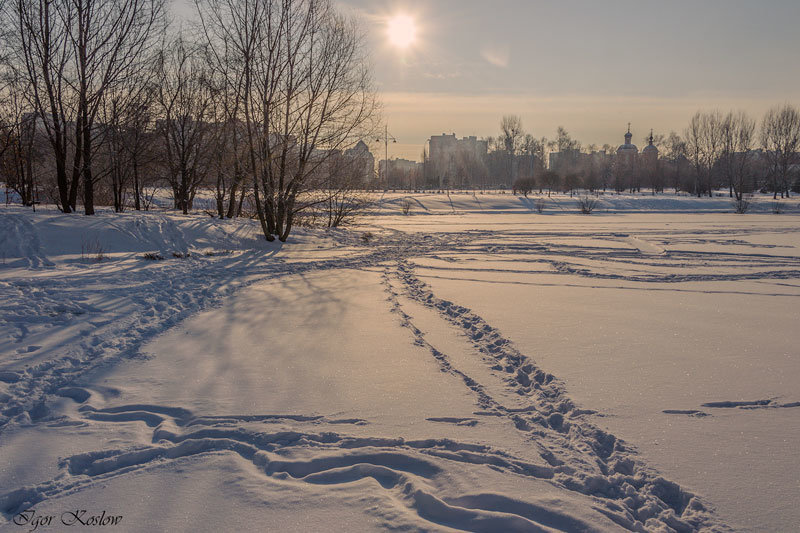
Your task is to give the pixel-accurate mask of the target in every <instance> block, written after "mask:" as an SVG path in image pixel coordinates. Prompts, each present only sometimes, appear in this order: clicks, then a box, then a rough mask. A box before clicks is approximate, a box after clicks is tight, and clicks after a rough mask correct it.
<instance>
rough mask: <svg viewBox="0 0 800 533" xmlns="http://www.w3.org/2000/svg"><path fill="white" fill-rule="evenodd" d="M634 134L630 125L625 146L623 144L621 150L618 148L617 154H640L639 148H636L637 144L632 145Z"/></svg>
mask: <svg viewBox="0 0 800 533" xmlns="http://www.w3.org/2000/svg"><path fill="white" fill-rule="evenodd" d="M632 137H633V134H631V126H630V124H628V132H627V133H626V134H625V144H621V145H620V146H619V148H617V153H618V154H621V153H627V152H636V153H637V154H638V153H639V148H637V147H636V145H635V144H632V143H631V138H632Z"/></svg>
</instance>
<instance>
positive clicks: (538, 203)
mask: <svg viewBox="0 0 800 533" xmlns="http://www.w3.org/2000/svg"><path fill="white" fill-rule="evenodd" d="M534 205H535V207H536V212H537V213H542V211H544V207H545V205H547V202H546V201H545V199H544V198H537V199H536V204H534Z"/></svg>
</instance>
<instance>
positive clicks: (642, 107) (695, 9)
mask: <svg viewBox="0 0 800 533" xmlns="http://www.w3.org/2000/svg"><path fill="white" fill-rule="evenodd" d="M173 1H174V3H173V9H174V14H175V16H176V19H177V21H176V22H180V21H181V20H182V19H188V18H193V12H194V7H193V5H192V0H173ZM334 1H335V2H336V3H337V4H338V5H339V6H340V7H341V9H342V10H343V11H346V12H350V13H354V14H355V15H356V16H358V17H360V18H361V20H362V23H363V26H364V29H365V31H366V33H367V38H368V45H369V48H370V49H371V51H372V63H373V66H374V77H375V81H376V83H377V87H378V90H379V92H380V94H381V97H382V100H383V103H384V112H383V116H384V118H385V120H386V121H387V122H388V125H389V132H390V133H391V134H392V135H393V136H394V137H395V138H396V139H397V143H390V145H389V156H390V157H405V158H408V159H415V160H419V159H420V154H421V152H422V149H423V146H424V145H425V142H426V140H427V139H428V138H429V137H430V136H431V135H438V134H441V133H456V135H458V136H459V137H462V136H467V135H477V136H478V137H487V136H489V135H497V133H498V130H499V124H500V119H501V118H502V116H503V115H504V114H517V115H520V116H521V117H522V121H523V126H524V127H525V129H526V131H528V132H530V133H532V134H534V135H535V136H536V137H542V136H546V137H548V138H552V137H554V136H555V131H556V128H557V127H558V126H559V125H561V126H564V127H565V128H567V130H568V131H569V132H570V133H571V134H572V135H573V137H575V138H577V139H578V140H580V141H581V142H582V143H583V144H584V145H587V144H590V143H595V144H597V145H602V144H604V143H609V144H612V145H618V144H620V143H622V142H623V134H624V133H625V129H626V127H627V123H628V122H630V123H631V124H632V126H631V129H632V132H633V134H634V137H633V142H634V143H635V144H637V145H640V147H641V146H642V145H643V144H644V142H643V139H644V138H645V137H646V136H647V135H648V134H649V132H650V128H653V129H654V130H655V131H656V133H664V134H666V133H669V131H670V130H675V131H677V132H678V133H681V132H683V130H684V128H685V126H686V124H687V123H688V121H689V118H690V117H691V115H692V114H693V113H694V112H695V111H697V110H698V109H705V110H711V109H720V110H721V111H728V110H730V109H743V110H745V111H748V112H750V113H751V114H752V115H753V116H754V117H756V118H758V119H760V115H761V114H762V113H763V112H764V111H765V110H766V109H768V108H769V107H771V106H774V105H780V104H784V103H786V102H790V103H793V104H795V105H800V57H798V56H799V55H800V54H799V53H798V52H800V0H749V1H742V0H660V1H655V0H605V1H598V0H560V1H555V0H552V1H544V0H334ZM396 15H405V16H407V17H410V19H411V20H412V23H413V25H414V26H416V37H415V39H414V41H413V43H412V44H411V45H410V46H409V47H407V48H400V47H398V46H396V45H393V44H391V39H390V37H389V35H388V34H387V22H389V21H390V20H392V18H393V17H394V16H396ZM404 20H407V19H404ZM370 148H371V149H372V150H373V152H374V153H375V155H376V158H379V159H382V158H383V157H384V151H383V143H382V142H381V143H376V142H374V139H373V140H372V143H371V146H370Z"/></svg>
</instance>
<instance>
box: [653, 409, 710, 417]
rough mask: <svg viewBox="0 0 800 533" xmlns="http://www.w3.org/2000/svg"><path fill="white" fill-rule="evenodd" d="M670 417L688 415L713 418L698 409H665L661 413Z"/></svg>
mask: <svg viewBox="0 0 800 533" xmlns="http://www.w3.org/2000/svg"><path fill="white" fill-rule="evenodd" d="M661 412H662V413H666V414H668V415H687V416H694V417H698V418H702V417H704V416H711V415H710V414H709V413H706V412H703V411H698V410H697V409H664V410H663V411H661Z"/></svg>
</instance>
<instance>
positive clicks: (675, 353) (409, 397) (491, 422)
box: [0, 193, 800, 531]
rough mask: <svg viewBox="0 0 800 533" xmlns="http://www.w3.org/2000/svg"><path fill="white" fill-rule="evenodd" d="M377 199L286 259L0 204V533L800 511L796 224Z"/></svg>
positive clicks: (686, 201)
mask: <svg viewBox="0 0 800 533" xmlns="http://www.w3.org/2000/svg"><path fill="white" fill-rule="evenodd" d="M378 197H379V198H380V203H379V204H378V206H377V207H376V209H375V210H374V211H373V212H372V213H371V214H370V215H369V216H368V217H366V218H364V219H362V222H361V225H360V226H358V227H354V228H351V229H349V230H328V231H326V230H319V229H303V228H300V229H298V230H297V231H296V232H295V233H294V234H293V236H292V238H291V239H290V240H289V242H287V243H285V244H281V243H277V242H276V243H267V242H266V241H264V240H263V239H260V238H259V234H258V231H259V230H258V226H257V223H255V222H254V221H250V220H235V221H220V220H216V219H213V218H211V217H209V216H206V215H190V216H181V215H176V214H173V213H170V212H164V211H157V212H152V213H124V214H121V215H117V214H113V213H110V212H101V213H100V214H99V215H98V216H95V217H83V216H76V215H63V214H60V213H58V212H57V211H56V210H54V209H52V208H46V207H42V208H38V209H37V213H36V214H32V213H31V212H30V211H29V210H25V209H22V208H17V207H2V208H0V230H2V231H1V232H0V257H2V261H0V332H1V334H0V511H2V518H0V531H19V530H21V529H20V526H19V525H17V524H15V523H14V519H15V517H17V519H18V520H19V518H18V516H19V515H18V513H20V512H22V511H24V510H25V509H29V508H33V509H34V510H35V511H36V512H37V513H38V514H39V516H46V515H54V516H60V515H61V513H62V512H64V511H67V510H71V509H87V510H88V512H90V513H95V514H99V513H101V512H102V511H105V512H106V515H114V516H116V515H121V516H122V517H123V518H122V520H121V522H120V523H119V525H118V526H117V529H116V530H120V531H142V530H197V531H219V530H263V529H264V528H265V527H268V528H269V529H274V530H289V531H308V530H348V531H374V530H384V529H396V530H437V531H439V530H441V531H449V530H468V531H556V530H560V531H614V530H631V531H731V530H737V531H738V530H748V531H749V530H753V531H756V530H757V531H789V530H792V529H793V528H794V526H795V525H796V524H797V523H800V510H798V509H797V506H796V502H797V501H798V499H800V486H798V484H797V479H798V475H800V472H799V471H798V467H797V465H798V464H800V461H799V460H800V452H798V451H797V447H796V446H795V443H796V442H797V441H798V438H800V426H798V424H797V423H796V420H797V413H798V412H800V403H798V402H800V395H798V393H797V390H796V389H797V387H796V384H797V382H798V378H800V359H798V354H797V349H796V347H797V345H798V340H800V334H799V333H798V332H797V330H796V326H795V325H796V324H797V323H798V319H800V307H798V305H797V298H800V281H798V279H800V237H799V236H798V229H797V228H798V225H797V214H796V213H795V212H794V211H792V210H791V209H788V208H787V209H786V212H785V214H782V215H774V214H772V213H771V207H770V206H771V198H766V197H764V198H757V199H756V200H755V201H754V212H753V214H747V215H736V214H733V213H731V204H730V201H729V199H727V198H724V197H715V198H710V199H708V198H705V199H696V198H690V197H676V196H669V195H665V196H661V195H659V196H656V197H649V196H645V195H606V196H604V197H603V199H602V200H601V202H602V203H601V206H602V207H601V208H598V211H597V212H596V213H595V214H593V215H590V216H585V215H579V214H575V213H576V210H577V209H576V207H575V205H574V201H575V200H574V199H570V198H569V196H564V195H559V196H558V197H553V198H551V199H549V200H546V201H547V202H548V203H547V204H546V205H547V207H546V208H545V209H544V212H543V213H542V214H539V213H538V212H537V209H536V208H535V202H536V200H537V198H536V197H531V198H529V199H524V198H519V197H515V196H513V195H510V194H483V195H482V194H475V195H472V194H451V195H449V197H448V195H446V194H412V195H409V194H401V193H386V194H382V195H381V194H379V195H378ZM409 197H410V198H411V201H412V202H413V205H412V209H411V212H410V214H409V215H408V216H405V215H403V214H402V203H403V201H404V200H406V199H408V198H409ZM790 202H793V200H790V201H787V202H786V205H787V206H790ZM558 206H561V207H560V208H559V207H558ZM367 233H370V234H372V235H373V237H372V238H371V239H364V238H363V236H364V235H365V234H367ZM146 253H158V254H160V255H161V256H162V257H164V259H163V260H157V261H151V260H146V259H144V258H143V255H144V254H146ZM39 530H41V531H47V530H48V528H47V527H46V526H44V525H43V526H40V529H39ZM50 530H53V531H55V530H58V528H57V527H51V528H50Z"/></svg>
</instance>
